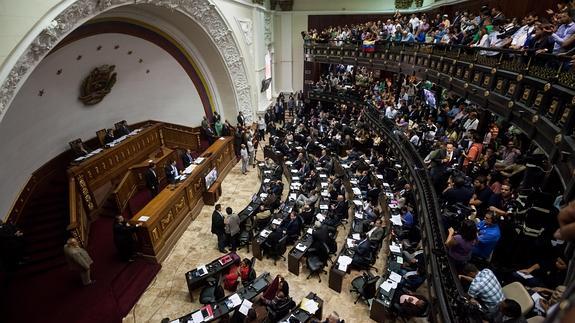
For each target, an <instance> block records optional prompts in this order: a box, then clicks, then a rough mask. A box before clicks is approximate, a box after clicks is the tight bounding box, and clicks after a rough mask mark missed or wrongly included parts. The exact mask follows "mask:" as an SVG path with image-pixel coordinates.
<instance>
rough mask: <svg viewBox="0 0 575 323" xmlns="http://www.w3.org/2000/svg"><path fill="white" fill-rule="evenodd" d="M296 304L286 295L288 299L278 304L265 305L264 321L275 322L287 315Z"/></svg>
mask: <svg viewBox="0 0 575 323" xmlns="http://www.w3.org/2000/svg"><path fill="white" fill-rule="evenodd" d="M295 306H296V303H295V302H294V301H293V300H292V299H291V297H288V300H287V301H286V302H284V303H282V304H281V305H279V306H274V305H268V306H266V311H267V312H268V317H267V319H266V322H269V323H275V322H278V321H279V320H281V319H282V318H283V317H285V316H286V315H288V313H289V312H290V311H291V310H292V309H293V308H294V307H295Z"/></svg>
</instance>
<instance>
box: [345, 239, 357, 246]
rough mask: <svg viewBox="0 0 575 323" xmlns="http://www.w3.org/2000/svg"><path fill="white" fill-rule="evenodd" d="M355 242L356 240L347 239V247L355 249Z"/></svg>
mask: <svg viewBox="0 0 575 323" xmlns="http://www.w3.org/2000/svg"><path fill="white" fill-rule="evenodd" d="M354 241H355V240H353V239H350V238H347V239H346V245H347V247H348V248H353V247H355V243H354Z"/></svg>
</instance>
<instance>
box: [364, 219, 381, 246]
mask: <svg viewBox="0 0 575 323" xmlns="http://www.w3.org/2000/svg"><path fill="white" fill-rule="evenodd" d="M384 236H385V228H384V227H383V220H381V219H377V220H375V223H374V225H373V228H371V229H370V230H369V231H367V238H368V239H369V241H370V242H371V243H379V242H380V241H381V240H382V239H383V237H384Z"/></svg>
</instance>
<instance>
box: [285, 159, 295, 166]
mask: <svg viewBox="0 0 575 323" xmlns="http://www.w3.org/2000/svg"><path fill="white" fill-rule="evenodd" d="M285 164H286V165H288V166H291V165H293V163H292V162H290V161H289V160H288V161H287V162H286V163H285Z"/></svg>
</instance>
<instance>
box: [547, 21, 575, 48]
mask: <svg viewBox="0 0 575 323" xmlns="http://www.w3.org/2000/svg"><path fill="white" fill-rule="evenodd" d="M573 34H575V23H573V21H571V22H570V23H568V24H563V25H561V26H559V28H557V31H556V32H555V33H554V34H553V35H551V37H552V38H553V40H555V45H554V46H553V53H554V54H556V53H560V52H561V45H563V42H564V41H565V40H567V38H569V37H570V36H571V35H573Z"/></svg>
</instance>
